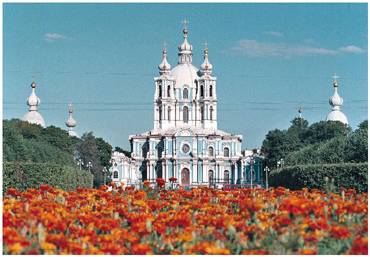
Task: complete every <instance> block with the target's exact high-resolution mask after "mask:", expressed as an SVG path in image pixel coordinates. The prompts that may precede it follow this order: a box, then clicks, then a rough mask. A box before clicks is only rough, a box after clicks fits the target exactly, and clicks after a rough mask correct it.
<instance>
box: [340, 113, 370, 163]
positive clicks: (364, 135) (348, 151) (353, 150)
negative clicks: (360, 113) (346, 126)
mask: <svg viewBox="0 0 370 257" xmlns="http://www.w3.org/2000/svg"><path fill="white" fill-rule="evenodd" d="M358 127H359V128H358V129H356V130H355V131H354V132H353V133H352V134H351V135H350V136H349V138H348V142H347V144H346V146H345V149H344V151H345V159H346V161H347V162H367V160H368V130H367V127H368V126H367V120H365V121H363V122H361V123H360V125H359V126H358Z"/></svg>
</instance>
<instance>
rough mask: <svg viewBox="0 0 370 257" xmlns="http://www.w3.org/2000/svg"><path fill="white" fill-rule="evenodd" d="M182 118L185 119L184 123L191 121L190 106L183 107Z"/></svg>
mask: <svg viewBox="0 0 370 257" xmlns="http://www.w3.org/2000/svg"><path fill="white" fill-rule="evenodd" d="M182 119H183V120H184V123H188V122H189V108H188V107H187V106H184V108H183V109H182Z"/></svg>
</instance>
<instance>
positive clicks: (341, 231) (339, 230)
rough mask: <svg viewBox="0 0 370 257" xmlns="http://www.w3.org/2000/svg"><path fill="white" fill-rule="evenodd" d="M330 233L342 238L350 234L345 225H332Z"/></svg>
mask: <svg viewBox="0 0 370 257" xmlns="http://www.w3.org/2000/svg"><path fill="white" fill-rule="evenodd" d="M330 234H331V235H332V236H333V237H335V238H338V239H344V238H348V237H350V236H351V233H350V232H349V231H348V229H347V228H346V227H340V226H334V227H332V228H331V230H330Z"/></svg>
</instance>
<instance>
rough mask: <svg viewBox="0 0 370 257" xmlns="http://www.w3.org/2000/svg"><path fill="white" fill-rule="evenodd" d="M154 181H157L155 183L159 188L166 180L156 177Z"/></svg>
mask: <svg viewBox="0 0 370 257" xmlns="http://www.w3.org/2000/svg"><path fill="white" fill-rule="evenodd" d="M155 181H156V182H157V185H158V186H159V187H160V188H163V187H164V185H165V184H166V182H165V181H164V179H163V178H157V179H156V180H155Z"/></svg>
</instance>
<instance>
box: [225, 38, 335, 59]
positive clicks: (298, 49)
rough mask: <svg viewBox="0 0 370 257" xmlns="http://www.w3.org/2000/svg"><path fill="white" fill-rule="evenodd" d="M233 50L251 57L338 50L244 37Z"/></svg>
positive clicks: (324, 53) (314, 53) (332, 52)
mask: <svg viewBox="0 0 370 257" xmlns="http://www.w3.org/2000/svg"><path fill="white" fill-rule="evenodd" d="M231 52H233V53H236V54H241V55H244V56H249V57H268V56H283V57H292V56H306V55H335V54H336V53H337V51H335V50H330V49H326V48H319V47H312V46H306V45H292V44H286V43H264V42H258V41H257V40H251V39H243V40H240V41H239V42H238V43H237V44H236V45H235V46H233V47H232V48H231Z"/></svg>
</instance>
